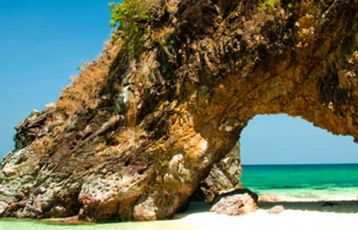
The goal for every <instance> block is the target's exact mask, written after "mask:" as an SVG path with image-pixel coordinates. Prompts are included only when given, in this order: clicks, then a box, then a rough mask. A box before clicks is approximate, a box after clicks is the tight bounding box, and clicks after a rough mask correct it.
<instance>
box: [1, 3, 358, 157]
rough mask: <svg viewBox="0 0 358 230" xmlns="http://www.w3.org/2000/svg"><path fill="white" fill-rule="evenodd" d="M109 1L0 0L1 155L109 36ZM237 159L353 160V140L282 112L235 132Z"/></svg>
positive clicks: (357, 151) (356, 154)
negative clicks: (29, 118) (33, 114)
mask: <svg viewBox="0 0 358 230" xmlns="http://www.w3.org/2000/svg"><path fill="white" fill-rule="evenodd" d="M109 2H110V1H107V0H0V108H1V110H0V111H1V112H0V156H2V155H4V154H5V153H6V152H8V151H10V150H11V149H12V148H13V142H12V136H13V135H14V127H15V126H16V124H18V123H19V122H20V121H21V119H23V118H24V117H26V116H27V115H28V114H29V113H30V112H31V110H32V109H33V108H36V109H38V110H41V109H42V108H43V107H44V105H46V104H48V103H50V102H53V101H56V99H57V98H58V96H59V93H60V91H61V90H62V89H63V88H64V87H65V86H66V85H68V84H69V78H70V77H71V76H74V75H76V74H77V73H78V72H77V66H79V65H80V63H81V62H83V61H85V60H93V59H95V58H96V57H97V56H98V55H99V54H100V52H101V50H102V48H103V46H104V42H105V41H106V40H107V39H108V38H109V35H110V31H111V28H110V27H109V21H110V13H109V8H108V3H109ZM241 149H242V158H243V162H244V163H247V164H270V163H276V164H280V163H291V164H292V163H348V162H352V163H358V144H354V143H353V141H352V139H351V138H348V137H336V136H333V135H331V134H329V133H328V132H326V131H323V130H321V129H318V128H314V127H313V126H312V125H311V124H309V123H307V122H305V121H303V120H301V119H298V118H289V117H288V116H286V115H276V116H259V117H256V118H255V119H254V120H252V121H251V122H250V124H249V126H248V127H247V128H246V129H245V131H244V132H243V134H242V139H241Z"/></svg>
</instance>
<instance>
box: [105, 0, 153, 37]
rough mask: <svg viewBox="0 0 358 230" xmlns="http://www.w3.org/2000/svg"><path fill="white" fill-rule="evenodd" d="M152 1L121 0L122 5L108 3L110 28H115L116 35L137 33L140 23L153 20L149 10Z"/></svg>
mask: <svg viewBox="0 0 358 230" xmlns="http://www.w3.org/2000/svg"><path fill="white" fill-rule="evenodd" d="M152 3H153V0H123V1H122V3H110V4H109V6H110V8H111V12H112V18H111V23H110V24H111V26H112V27H117V31H116V32H117V33H118V34H120V35H122V34H125V33H126V34H128V33H137V32H139V30H140V29H141V27H140V23H143V22H150V21H151V20H153V18H152V15H151V12H150V11H151V8H152V5H151V4H152Z"/></svg>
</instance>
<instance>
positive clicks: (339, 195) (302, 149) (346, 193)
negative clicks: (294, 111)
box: [240, 114, 358, 201]
mask: <svg viewBox="0 0 358 230" xmlns="http://www.w3.org/2000/svg"><path fill="white" fill-rule="evenodd" d="M240 145H241V146H240V147H241V162H242V167H243V171H242V175H241V182H242V184H243V185H244V186H245V187H246V188H249V189H252V190H253V191H255V192H257V193H258V194H259V195H261V196H262V197H266V199H277V200H291V201H292V200H301V201H307V200H308V201H314V200H356V199H357V197H358V179H357V177H356V175H358V145H357V144H356V143H354V142H353V138H352V137H347V136H335V135H333V134H331V133H329V132H327V131H325V130H323V129H320V128H317V127H314V126H313V125H312V124H310V123H309V122H306V121H304V120H302V119H300V118H293V117H289V116H287V115H284V114H279V115H259V116H256V117H255V118H254V119H252V120H251V121H250V122H249V124H248V126H247V127H246V128H245V129H244V130H243V132H242V134H241V138H240Z"/></svg>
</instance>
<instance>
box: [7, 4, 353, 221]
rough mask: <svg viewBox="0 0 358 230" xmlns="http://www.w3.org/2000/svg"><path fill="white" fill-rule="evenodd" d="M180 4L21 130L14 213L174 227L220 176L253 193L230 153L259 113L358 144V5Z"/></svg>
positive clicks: (110, 50) (10, 170)
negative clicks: (169, 222) (300, 121)
mask: <svg viewBox="0 0 358 230" xmlns="http://www.w3.org/2000/svg"><path fill="white" fill-rule="evenodd" d="M169 2H170V4H174V5H175V4H177V6H178V7H177V11H173V10H172V9H173V7H171V10H170V12H169V11H168V9H167V8H166V7H168V5H167V6H165V5H163V6H162V8H161V10H160V11H159V12H157V14H158V15H157V17H158V19H157V20H156V21H155V22H154V23H153V22H141V23H142V24H143V25H142V26H143V27H151V31H150V32H149V33H148V32H146V33H144V32H143V34H140V35H141V38H140V39H139V40H131V39H124V40H120V41H117V42H116V43H114V44H108V45H107V47H106V49H105V50H104V52H103V54H102V56H101V57H100V58H99V59H98V60H97V61H95V62H94V63H93V64H92V65H90V66H89V67H88V68H86V70H84V71H83V73H82V74H81V76H80V77H79V78H78V79H77V80H76V81H75V82H74V84H73V85H71V86H69V87H68V88H67V89H65V90H64V91H63V93H62V95H61V97H60V99H59V101H58V102H57V103H56V104H55V105H51V106H48V107H46V108H45V109H44V111H43V112H41V113H37V112H35V113H33V114H31V116H29V117H28V118H27V119H26V120H24V122H22V124H20V125H19V126H18V127H17V131H18V132H17V134H16V137H15V140H16V150H15V151H14V152H13V153H11V154H10V155H8V156H7V157H6V158H5V160H4V162H3V166H2V170H1V171H0V215H1V216H15V217H32V218H35V217H36V218H45V217H68V216H73V215H78V216H79V217H80V218H82V219H86V220H109V219H117V220H153V219H164V218H169V217H171V216H173V215H174V214H175V213H176V212H177V211H178V210H179V209H180V207H182V206H183V205H184V204H185V203H186V202H187V200H188V198H189V197H190V196H191V195H192V194H193V193H194V191H195V190H196V189H197V188H198V187H199V186H200V184H201V183H202V181H203V180H205V178H208V177H207V176H208V175H222V174H224V175H226V176H227V178H230V179H228V180H229V181H230V182H232V186H233V187H235V186H240V185H239V181H238V178H237V175H232V173H233V172H234V174H236V173H237V172H238V171H239V167H240V166H239V161H237V159H235V158H233V157H232V155H230V151H231V153H232V152H233V151H237V150H235V148H234V146H235V143H236V141H237V139H238V138H239V136H240V133H241V131H242V129H243V128H244V127H245V126H246V124H247V123H248V121H249V120H250V119H252V118H253V117H254V116H255V115H257V114H276V113H286V114H288V115H290V116H301V117H302V118H304V119H305V120H307V121H309V122H312V123H313V124H314V125H316V126H319V127H321V128H324V129H326V130H328V131H330V132H332V133H334V134H342V135H351V136H353V137H354V138H355V139H358V112H357V111H358V100H357V99H358V86H357V84H358V70H357V68H358V11H357V10H358V2H357V0H325V1H319V2H317V1H313V0H301V1H292V2H291V1H281V2H280V4H277V5H275V6H274V7H273V8H272V9H271V8H268V9H266V10H259V9H258V8H259V6H260V5H261V4H262V1H258V0H257V1H246V0H237V1H230V4H228V1H224V0H200V1H192V0H182V1H169ZM143 31H144V30H143ZM145 31H148V30H145ZM133 42H143V43H138V44H141V46H140V47H139V48H138V47H137V46H136V49H135V50H133V49H134V48H133ZM233 149H234V150H233ZM236 149H237V148H236ZM225 157H226V159H225ZM220 161H221V162H220ZM225 162H231V163H229V164H226V165H227V167H226V166H225ZM221 163H222V164H223V165H224V166H222V165H221V166H220V164H221ZM214 164H216V166H218V167H216V166H214ZM232 167H234V169H235V170H234V171H230V169H231V168H232ZM210 170H211V171H210ZM215 173H216V174H215ZM222 179H223V178H222V177H221V176H219V177H218V176H213V177H211V178H210V177H209V178H208V180H209V181H211V182H212V183H211V184H219V183H220V181H221V180H222ZM204 183H206V188H205V189H206V191H208V192H209V193H211V194H215V193H217V192H220V190H221V189H223V188H221V187H217V188H215V187H213V186H211V185H210V184H209V185H208V181H206V182H205V181H204ZM202 185H203V184H202Z"/></svg>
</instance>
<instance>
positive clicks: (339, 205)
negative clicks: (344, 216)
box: [258, 200, 358, 213]
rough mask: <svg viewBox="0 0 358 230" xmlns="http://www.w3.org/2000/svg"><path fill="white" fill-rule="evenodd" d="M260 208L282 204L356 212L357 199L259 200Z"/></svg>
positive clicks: (300, 207) (304, 208)
mask: <svg viewBox="0 0 358 230" xmlns="http://www.w3.org/2000/svg"><path fill="white" fill-rule="evenodd" d="M258 205H259V207H260V208H261V209H270V208H272V207H274V206H276V205H282V206H283V207H284V208H285V209H291V210H309V211H319V212H335V213H358V200H347V201H346V200H345V201H339V200H338V201H275V202H259V203H258Z"/></svg>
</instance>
